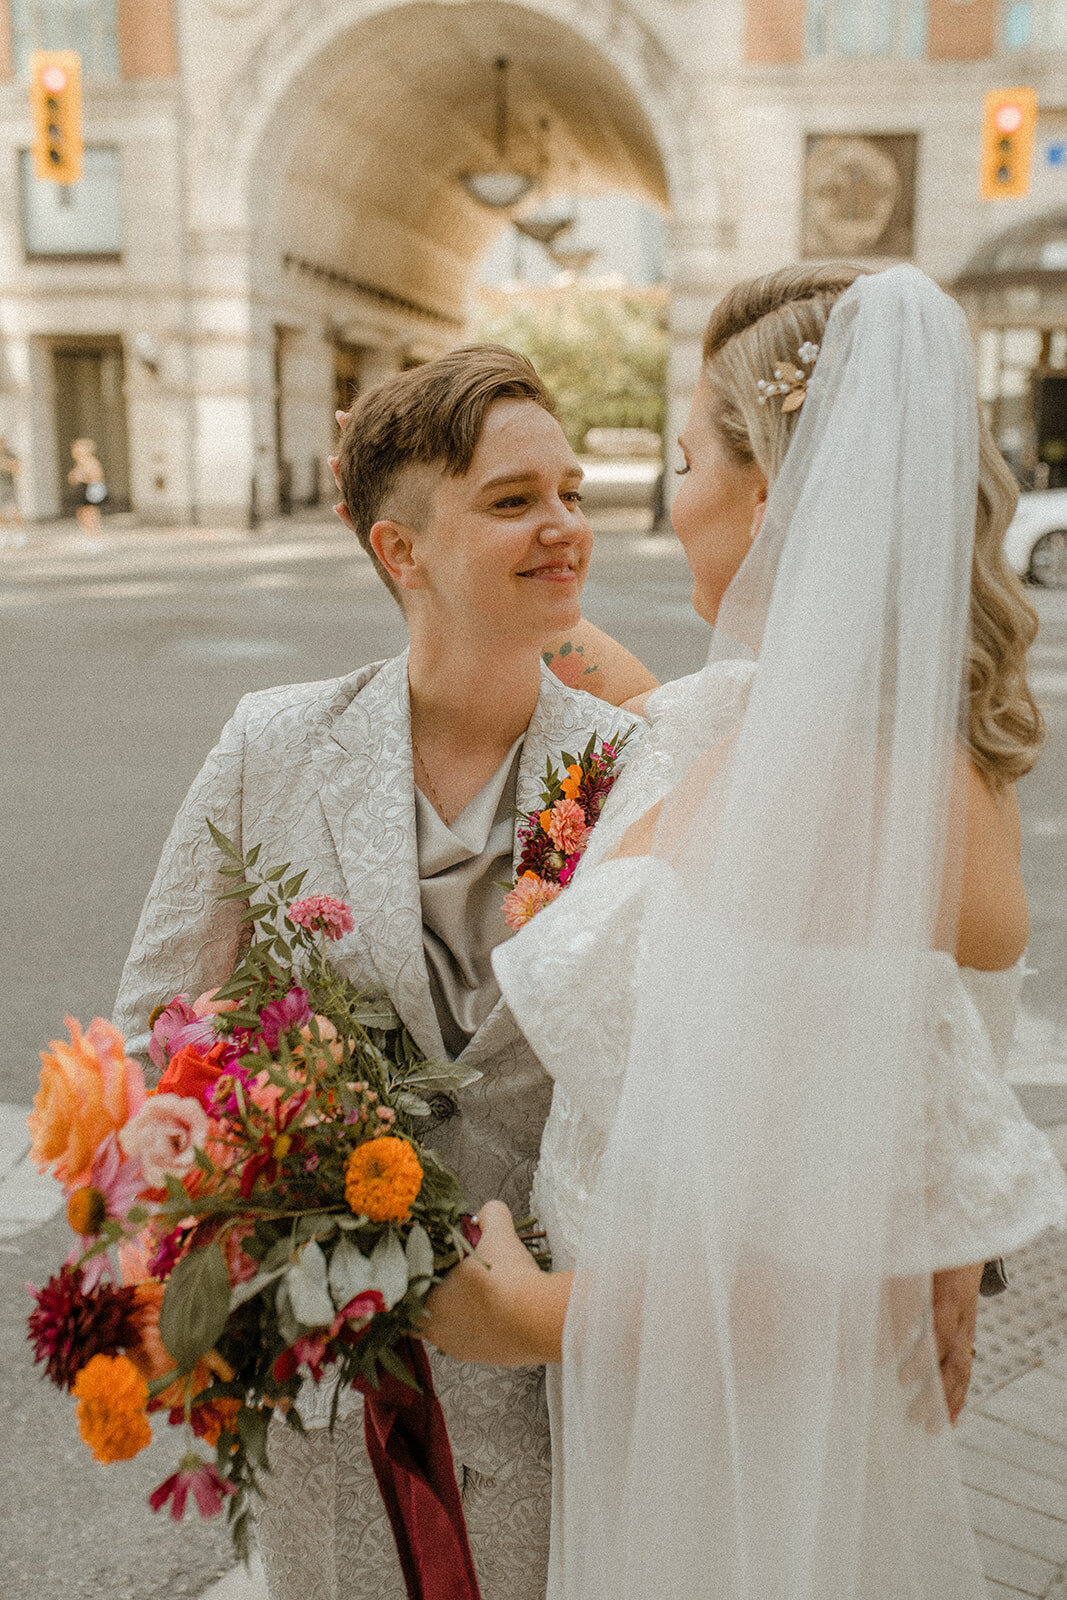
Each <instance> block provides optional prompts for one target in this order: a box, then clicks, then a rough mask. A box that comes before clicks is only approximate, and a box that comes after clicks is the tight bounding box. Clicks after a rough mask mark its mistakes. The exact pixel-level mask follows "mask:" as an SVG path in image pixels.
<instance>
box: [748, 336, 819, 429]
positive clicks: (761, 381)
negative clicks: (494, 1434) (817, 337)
mask: <svg viewBox="0 0 1067 1600" xmlns="http://www.w3.org/2000/svg"><path fill="white" fill-rule="evenodd" d="M818 354H819V346H818V345H817V344H813V343H812V341H811V340H810V339H805V341H804V343H803V344H802V345H801V347H800V349H799V350H798V351H797V360H798V361H800V362H802V363H803V365H804V366H805V367H813V366H814V365H815V358H816V357H817V356H818ZM810 376H811V374H810V372H804V371H802V370H801V368H800V367H795V366H793V364H792V362H790V361H780V362H779V363H778V365H777V366H776V367H775V369H774V378H773V380H772V379H768V378H757V379H756V388H757V389H758V390H759V403H760V405H761V406H762V405H766V403H767V401H768V400H769V399H770V398H771V396H772V395H775V394H780V395H784V396H785V399H784V400H783V401H782V410H783V411H799V410H800V408H801V406H802V405H803V404H804V399H805V396H806V395H807V392H808V379H809V377H810Z"/></svg>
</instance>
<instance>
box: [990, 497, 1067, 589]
mask: <svg viewBox="0 0 1067 1600" xmlns="http://www.w3.org/2000/svg"><path fill="white" fill-rule="evenodd" d="M1004 554H1005V556H1006V557H1007V560H1008V565H1009V566H1010V567H1012V568H1013V569H1014V570H1015V571H1016V572H1017V573H1018V574H1019V576H1020V578H1031V579H1033V581H1034V583H1040V584H1041V585H1042V586H1043V587H1044V588H1046V589H1067V489H1031V490H1027V491H1026V492H1025V493H1023V494H1021V495H1020V496H1019V508H1018V510H1017V511H1016V513H1015V515H1014V517H1013V518H1012V520H1011V526H1010V527H1009V529H1008V531H1007V533H1006V534H1005V535H1004Z"/></svg>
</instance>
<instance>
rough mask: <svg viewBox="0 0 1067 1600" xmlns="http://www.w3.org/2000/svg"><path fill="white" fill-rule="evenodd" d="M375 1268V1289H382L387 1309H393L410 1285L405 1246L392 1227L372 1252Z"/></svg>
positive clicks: (371, 1257)
mask: <svg viewBox="0 0 1067 1600" xmlns="http://www.w3.org/2000/svg"><path fill="white" fill-rule="evenodd" d="M370 1264H371V1266H372V1267H373V1269H374V1282H373V1283H372V1284H371V1285H370V1287H371V1288H373V1289H380V1290H381V1293H382V1299H383V1300H384V1301H385V1309H386V1310H387V1311H391V1310H392V1309H393V1307H394V1306H395V1305H396V1303H397V1301H398V1300H402V1299H403V1297H404V1295H405V1294H406V1292H407V1286H408V1263H407V1257H406V1256H405V1254H404V1247H403V1245H402V1244H401V1243H400V1240H399V1239H398V1238H397V1236H396V1234H395V1233H394V1232H393V1230H392V1228H390V1229H389V1231H388V1233H384V1234H383V1235H382V1237H381V1238H380V1239H379V1240H378V1243H377V1244H376V1245H375V1246H374V1249H373V1250H372V1251H371V1253H370Z"/></svg>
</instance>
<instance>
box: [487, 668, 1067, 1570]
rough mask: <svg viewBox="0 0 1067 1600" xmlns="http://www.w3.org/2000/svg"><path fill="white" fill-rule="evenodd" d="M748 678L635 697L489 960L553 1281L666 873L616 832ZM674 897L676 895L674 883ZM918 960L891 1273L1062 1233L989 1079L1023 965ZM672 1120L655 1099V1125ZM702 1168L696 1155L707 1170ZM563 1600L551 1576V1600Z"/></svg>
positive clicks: (561, 1465)
mask: <svg viewBox="0 0 1067 1600" xmlns="http://www.w3.org/2000/svg"><path fill="white" fill-rule="evenodd" d="M754 670H755V669H754V667H753V666H752V664H750V663H748V662H743V661H719V662H712V663H711V664H710V665H709V666H707V667H706V668H705V669H704V670H703V671H702V672H700V673H697V674H696V675H694V676H693V677H689V678H685V679H682V680H680V681H678V682H675V683H670V684H667V685H665V686H664V687H663V688H662V689H660V690H658V691H657V692H656V693H655V694H654V695H653V696H652V697H651V698H650V700H649V701H648V703H647V706H646V715H647V717H648V719H649V727H648V730H647V732H646V733H645V734H644V736H643V738H642V740H641V742H640V745H639V746H638V748H637V750H636V751H635V752H634V754H633V755H632V756H631V758H630V760H629V761H628V762H627V764H626V768H625V776H624V778H623V779H621V780H620V782H619V784H618V785H617V787H616V789H615V791H614V792H613V794H612V795H611V796H610V797H609V799H608V802H607V804H606V806H605V809H604V813H603V816H602V818H601V820H600V823H599V824H598V826H597V828H596V831H595V832H594V834H593V837H592V840H591V842H590V845H589V849H588V851H587V853H586V856H585V857H584V859H583V861H582V864H581V867H580V869H579V871H578V873H577V874H576V876H575V878H574V881H573V883H572V884H571V885H570V887H568V888H567V889H566V890H565V891H564V893H563V894H562V895H561V896H560V897H559V898H558V899H557V900H556V901H555V902H554V903H553V904H552V905H551V906H549V907H547V908H546V909H545V910H544V911H542V912H541V913H540V914H539V915H538V916H537V917H536V918H534V919H533V921H532V922H531V923H530V924H529V925H528V927H527V928H525V929H524V930H523V932H522V933H521V935H520V936H519V937H518V938H516V939H514V940H512V941H510V942H509V943H508V944H505V945H502V946H500V947H499V948H498V949H497V951H496V952H495V954H494V966H495V968H496V971H497V975H498V978H499V980H500V984H501V989H502V991H503V993H504V996H505V998H506V999H507V1001H508V1004H509V1006H510V1007H511V1009H512V1011H513V1013H514V1015H515V1017H516V1019H517V1021H518V1023H519V1025H520V1027H521V1028H522V1030H523V1032H524V1033H525V1035H526V1037H527V1038H528V1039H529V1041H530V1043H531V1044H532V1045H533V1047H534V1049H535V1051H536V1052H537V1054H538V1056H539V1057H540V1059H541V1061H542V1062H543V1063H544V1065H545V1067H546V1068H547V1070H548V1071H549V1072H550V1073H551V1074H552V1077H553V1078H554V1080H555V1087H554V1092H553V1098H552V1107H551V1112H550V1114H549V1118H548V1122H547V1125H546V1127H545V1130H544V1134H543V1137H542V1142H541V1156H540V1162H539V1165H538V1168H537V1172H536V1176H535V1179H534V1188H533V1197H532V1201H531V1206H532V1209H533V1210H534V1211H535V1212H536V1214H537V1216H538V1217H539V1218H540V1220H541V1222H542V1224H543V1225H544V1227H545V1229H546V1231H547V1234H548V1240H549V1243H550V1246H551V1250H552V1258H553V1264H554V1266H555V1267H556V1268H557V1269H568V1268H573V1267H574V1266H575V1265H576V1263H577V1262H578V1259H579V1252H580V1247H581V1240H582V1232H583V1225H584V1223H585V1220H586V1215H587V1210H588V1208H589V1205H590V1198H591V1194H592V1192H593V1189H594V1186H595V1183H596V1178H597V1173H598V1169H599V1167H600V1162H601V1157H602V1155H603V1152H604V1150H605V1146H606V1144H607V1140H608V1135H609V1132H610V1129H611V1126H612V1121H613V1117H614V1114H615V1109H616V1104H617V1101H618V1097H619V1094H620V1090H621V1086H622V1080H623V1076H624V1073H625V1070H626V1065H627V1050H628V1045H629V1041H630V1037H631V1031H632V1023H633V1010H634V1002H635V993H636V989H637V979H638V975H639V974H640V973H641V971H642V970H643V969H645V968H646V966H647V956H648V952H646V951H644V950H643V948H642V920H643V911H644V907H645V903H646V899H647V896H648V891H649V887H650V884H651V883H652V882H653V881H654V880H655V879H657V878H658V877H659V876H660V875H663V874H673V868H672V867H671V866H670V865H668V863H667V862H665V861H664V860H663V859H661V858H658V857H655V856H630V857H627V856H622V857H613V852H614V851H616V850H617V848H618V846H619V844H620V841H621V839H622V837H623V835H624V834H625V833H626V831H627V829H628V828H629V827H630V826H631V824H632V823H634V822H635V821H636V820H637V819H638V818H639V817H640V816H642V815H643V814H644V813H645V812H646V811H647V810H648V809H649V807H650V806H652V805H654V804H655V803H656V802H657V801H658V800H660V799H661V798H662V797H663V796H664V795H665V794H667V793H668V791H670V790H671V789H673V788H674V786H675V785H677V784H678V783H679V781H680V780H681V779H682V778H683V777H684V775H685V771H686V769H687V766H688V764H689V763H690V762H691V761H692V759H693V756H692V752H693V751H694V749H695V748H696V747H697V746H698V745H700V746H704V747H706V746H709V745H711V744H713V743H715V742H716V740H717V739H719V738H722V737H725V736H728V735H729V734H730V732H731V730H733V729H734V728H736V726H737V724H738V723H739V721H740V718H741V717H742V715H743V712H744V706H745V702H746V699H747V696H748V691H749V687H750V684H751V682H752V677H753V672H754ZM675 889H676V892H677V894H678V896H679V899H681V898H682V897H683V896H684V887H683V885H682V884H681V882H680V881H678V882H677V883H676V885H675ZM928 962H929V964H928V971H927V974H926V991H925V992H926V1004H925V1028H924V1036H925V1044H926V1050H925V1058H924V1061H923V1063H922V1078H923V1083H924V1086H925V1105H924V1108H923V1114H924V1117H925V1139H924V1150H925V1168H926V1170H925V1184H926V1196H925V1209H926V1216H927V1222H928V1228H927V1236H926V1240H925V1241H924V1244H923V1246H922V1255H923V1257H924V1259H922V1260H916V1259H915V1249H914V1247H913V1246H912V1244H911V1242H910V1239H909V1235H908V1232H907V1229H906V1228H901V1229H900V1230H899V1237H896V1238H891V1240H890V1242H889V1244H888V1246H887V1252H886V1254H887V1261H888V1263H889V1264H890V1267H891V1269H892V1270H895V1271H898V1272H900V1273H902V1274H906V1273H922V1272H928V1271H931V1270H934V1269H937V1268H940V1267H945V1266H953V1265H961V1264H964V1263H967V1262H976V1261H981V1260H985V1259H988V1258H990V1257H993V1256H998V1255H1003V1254H1005V1253H1007V1252H1009V1251H1011V1250H1013V1249H1016V1248H1017V1247H1018V1246H1020V1245H1022V1244H1023V1243H1025V1242H1026V1241H1028V1240H1030V1239H1032V1238H1034V1237H1035V1236H1036V1235H1037V1234H1039V1233H1040V1232H1041V1231H1042V1230H1043V1229H1044V1228H1046V1227H1047V1226H1049V1225H1059V1226H1061V1227H1062V1226H1067V1182H1065V1179H1064V1174H1063V1171H1062V1169H1061V1168H1060V1166H1059V1164H1058V1162H1057V1161H1056V1158H1055V1156H1054V1154H1053V1152H1052V1151H1051V1149H1050V1147H1049V1145H1048V1142H1047V1140H1046V1139H1045V1138H1044V1136H1043V1135H1042V1134H1041V1133H1040V1132H1039V1131H1038V1130H1037V1129H1036V1128H1035V1127H1034V1126H1033V1125H1032V1124H1031V1123H1030V1122H1029V1121H1028V1120H1027V1119H1026V1117H1025V1116H1024V1115H1023V1113H1022V1111H1021V1109H1020V1107H1019V1104H1018V1101H1017V1100H1016V1098H1015V1096H1014V1095H1013V1093H1012V1092H1011V1090H1010V1088H1009V1087H1008V1086H1007V1084H1006V1083H1005V1082H1004V1080H1003V1077H1002V1070H1003V1067H1004V1065H1005V1061H1006V1057H1007V1054H1008V1051H1009V1048H1010V1045H1011V1038H1012V1032H1013V1028H1014V1020H1015V1010H1016V1004H1017V1000H1018V994H1019V989H1020V985H1021V982H1022V979H1023V975H1024V968H1023V965H1022V963H1021V962H1020V963H1019V964H1018V965H1016V966H1014V967H1012V968H1010V969H1008V970H1006V971H1003V972H978V971H974V970H973V969H967V968H962V969H961V968H960V967H958V966H957V965H956V963H955V962H954V961H953V960H952V958H951V957H950V956H949V955H947V954H946V953H944V952H938V951H931V952H930V953H929V958H928ZM696 970H699V954H698V953H697V952H694V971H696ZM677 979H678V984H679V986H682V985H684V984H686V982H687V981H688V979H689V974H687V973H686V972H684V971H680V972H678V974H677ZM844 1003H845V1002H844V1000H843V1001H842V1004H844ZM671 1116H672V1107H671V1106H670V1105H669V1104H665V1105H664V1106H663V1117H664V1118H665V1119H669V1118H670V1117H671ZM722 1154H723V1156H724V1157H725V1155H726V1152H723V1153H722ZM715 1156H716V1152H715V1151H714V1150H711V1151H709V1152H708V1157H709V1160H711V1161H714V1160H715ZM549 1401H550V1411H551V1414H552V1427H553V1473H554V1482H553V1498H554V1503H555V1505H556V1508H557V1511H558V1507H559V1505H560V1503H561V1500H562V1493H563V1482H564V1478H565V1474H566V1472H567V1463H566V1462H565V1461H564V1460H563V1459H562V1453H561V1441H562V1438H563V1430H562V1426H561V1414H560V1406H561V1384H560V1369H558V1368H550V1369H549ZM556 1531H557V1533H558V1527H557V1530H556ZM564 1593H565V1590H564V1589H563V1587H562V1586H561V1581H560V1578H559V1573H558V1570H557V1571H556V1573H555V1576H554V1580H553V1581H552V1582H550V1585H549V1594H550V1596H557V1595H562V1594H564ZM567 1600H570V1596H569V1594H568V1595H567Z"/></svg>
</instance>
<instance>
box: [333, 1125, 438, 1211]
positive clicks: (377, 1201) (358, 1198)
mask: <svg viewBox="0 0 1067 1600" xmlns="http://www.w3.org/2000/svg"><path fill="white" fill-rule="evenodd" d="M421 1188H422V1163H421V1162H420V1161H419V1158H418V1156H417V1155H416V1154H415V1152H414V1150H413V1149H412V1148H411V1146H410V1145H409V1144H408V1142H407V1140H406V1139H397V1138H394V1137H393V1136H392V1135H386V1136H385V1137H384V1138H381V1139H368V1140H367V1142H366V1143H365V1144H360V1145H357V1146H356V1148H355V1149H354V1150H353V1152H352V1154H351V1155H350V1156H349V1158H348V1165H347V1166H346V1167H345V1199H346V1200H347V1201H348V1204H349V1205H350V1206H351V1207H352V1210H353V1211H354V1212H355V1213H356V1215H357V1216H360V1217H366V1218H367V1219H368V1220H369V1221H370V1222H403V1220H404V1218H405V1217H406V1216H407V1214H408V1212H409V1211H410V1210H411V1207H412V1205H413V1203H414V1201H415V1198H416V1196H417V1195H418V1192H419V1190H420V1189H421Z"/></svg>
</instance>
